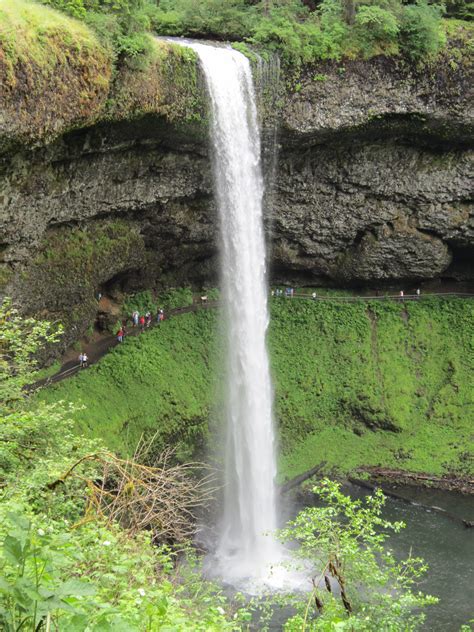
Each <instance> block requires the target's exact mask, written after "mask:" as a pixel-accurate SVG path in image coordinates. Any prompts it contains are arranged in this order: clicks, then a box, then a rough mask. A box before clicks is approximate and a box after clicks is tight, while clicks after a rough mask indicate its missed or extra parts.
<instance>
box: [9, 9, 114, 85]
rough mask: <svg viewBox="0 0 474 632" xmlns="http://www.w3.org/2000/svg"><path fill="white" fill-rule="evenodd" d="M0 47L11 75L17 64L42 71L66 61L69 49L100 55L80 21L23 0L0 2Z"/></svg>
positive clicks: (94, 37)
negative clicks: (31, 66)
mask: <svg viewBox="0 0 474 632" xmlns="http://www.w3.org/2000/svg"><path fill="white" fill-rule="evenodd" d="M0 49H1V51H2V53H3V56H4V61H5V62H6V63H7V65H8V67H9V70H10V77H11V78H13V77H14V68H15V66H17V64H18V63H20V62H21V63H23V64H27V65H30V64H34V66H35V68H36V69H40V71H41V72H42V73H45V74H47V73H50V72H52V71H54V69H55V68H56V67H57V65H58V64H61V63H68V62H69V57H70V55H71V53H72V52H74V53H75V54H77V55H78V56H80V55H81V54H82V53H83V52H84V51H87V52H89V53H95V54H96V55H99V53H100V54H101V55H103V54H104V51H103V50H102V47H101V45H100V44H99V41H98V39H97V37H96V36H95V34H94V33H93V31H92V30H91V29H89V28H88V27H87V26H86V25H85V24H84V23H81V22H79V21H78V20H74V19H72V18H69V17H68V16H66V15H64V14H62V13H59V12H58V11H54V10H52V9H49V8H48V7H44V6H41V5H39V4H36V3H35V2H25V1H24V0H1V2H0Z"/></svg>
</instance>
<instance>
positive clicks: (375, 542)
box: [281, 479, 437, 632]
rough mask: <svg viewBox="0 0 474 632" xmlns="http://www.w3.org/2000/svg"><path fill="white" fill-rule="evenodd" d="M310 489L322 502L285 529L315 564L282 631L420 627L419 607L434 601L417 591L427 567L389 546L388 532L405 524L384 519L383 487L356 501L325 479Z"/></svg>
mask: <svg viewBox="0 0 474 632" xmlns="http://www.w3.org/2000/svg"><path fill="white" fill-rule="evenodd" d="M313 492H314V493H315V494H317V495H318V496H319V497H320V498H321V499H322V500H323V501H324V505H323V506H321V507H308V508H306V509H304V510H303V511H301V512H300V513H299V514H298V516H297V517H296V518H295V520H293V521H291V522H290V523H289V524H288V526H287V527H286V528H285V529H284V530H282V531H281V538H282V539H283V540H284V541H292V542H294V541H295V540H296V541H297V542H298V544H299V548H298V549H297V551H296V553H295V554H296V555H297V556H298V557H299V558H302V559H304V560H305V561H308V560H309V562H310V563H311V564H312V565H313V567H314V569H316V574H315V576H314V577H313V580H312V581H313V586H314V590H313V592H312V594H311V596H310V599H309V601H308V602H307V604H306V606H305V608H304V609H303V610H302V612H300V613H299V614H298V615H296V616H295V617H293V618H292V619H290V620H289V622H288V623H287V625H286V627H285V631H286V632H293V631H294V632H296V630H298V632H301V631H302V630H306V631H307V632H309V631H313V630H334V629H337V630H351V631H352V630H354V631H355V630H357V631H359V630H364V631H367V632H368V631H371V632H378V631H380V630H404V631H409V630H415V629H417V628H418V626H419V625H420V624H421V623H422V622H423V620H424V615H423V614H422V613H420V612H419V608H421V607H424V606H427V605H429V604H433V603H436V602H437V599H436V598H435V597H431V596H429V595H424V594H422V593H420V592H415V590H414V588H415V584H416V581H417V580H418V578H419V577H420V576H421V575H422V574H423V573H424V572H425V571H426V568H427V567H426V565H425V564H424V562H423V560H422V559H420V558H412V557H409V558H408V559H406V560H403V561H398V560H396V559H395V557H394V556H393V554H392V553H391V551H390V550H389V549H388V548H387V547H386V540H387V538H388V531H394V532H398V531H399V530H400V529H402V528H403V527H404V526H405V525H404V524H403V523H402V522H396V523H391V522H388V521H387V520H385V519H384V518H383V516H382V511H383V507H384V504H385V496H384V495H383V493H382V492H381V491H380V490H378V491H376V492H375V494H374V495H373V496H367V497H366V498H365V500H364V501H361V500H352V499H351V498H350V497H349V496H346V495H344V494H343V493H342V492H341V489H340V485H339V484H338V483H335V482H332V481H330V480H328V479H325V480H323V481H322V482H321V483H320V484H319V485H318V486H317V487H314V489H313ZM415 609H416V611H415ZM334 624H337V628H334V627H333V626H334Z"/></svg>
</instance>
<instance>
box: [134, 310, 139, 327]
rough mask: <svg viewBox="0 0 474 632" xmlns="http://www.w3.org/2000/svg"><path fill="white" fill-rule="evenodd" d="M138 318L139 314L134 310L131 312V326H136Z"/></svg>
mask: <svg viewBox="0 0 474 632" xmlns="http://www.w3.org/2000/svg"><path fill="white" fill-rule="evenodd" d="M139 318H140V314H139V313H138V312H137V310H135V311H134V312H132V325H133V327H138V319H139Z"/></svg>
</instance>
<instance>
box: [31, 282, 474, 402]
mask: <svg viewBox="0 0 474 632" xmlns="http://www.w3.org/2000/svg"><path fill="white" fill-rule="evenodd" d="M433 296H437V297H446V298H454V297H458V298H473V297H474V294H469V293H460V292H439V293H430V294H422V295H421V297H420V296H416V295H415V294H406V295H405V296H404V297H403V298H401V297H400V296H399V295H398V294H397V295H388V294H386V295H382V296H380V295H379V296H365V295H353V296H334V295H328V296H324V295H321V296H319V295H318V296H317V298H316V299H314V298H313V297H312V295H311V294H295V295H294V296H293V297H292V298H287V299H286V298H285V297H284V296H283V297H274V300H283V299H285V300H298V299H299V300H312V301H314V300H316V302H318V301H344V302H354V301H361V300H364V301H374V300H377V301H386V300H391V301H398V302H402V303H403V302H404V301H418V300H423V299H424V298H429V297H433ZM218 305H219V301H208V302H205V303H193V304H192V305H187V306H186V307H176V308H175V309H171V310H169V311H168V312H167V313H166V314H165V320H167V319H169V318H171V317H172V316H180V315H181V314H189V313H190V312H197V311H198V310H200V309H210V308H215V307H217V306H218ZM158 326H159V325H157V323H156V322H154V321H153V322H152V325H151V328H155V327H158ZM146 331H147V329H145V331H144V332H143V333H146ZM141 333H142V332H141V329H140V327H127V331H126V336H127V337H128V336H138V335H140V334H141ZM118 344H120V343H119V342H118V340H117V337H116V336H114V335H113V334H105V335H99V337H98V338H96V339H95V340H92V341H90V342H88V343H87V344H83V345H82V346H81V351H83V352H85V353H86V354H87V356H88V358H89V362H88V366H91V365H92V364H95V363H96V362H98V361H99V360H100V359H101V358H102V357H103V356H104V355H105V354H106V353H107V352H108V351H110V349H113V347H116V346H117V345H118ZM78 357H79V351H75V350H69V351H67V352H66V353H65V354H64V356H63V358H62V362H61V368H60V369H59V371H58V372H57V373H55V374H54V375H51V376H50V377H47V378H44V379H42V380H38V382H34V383H33V384H31V385H29V386H28V387H27V388H28V390H36V389H38V388H41V387H42V386H49V385H50V384H55V383H56V382H61V381H62V380H65V379H66V378H68V377H71V376H72V375H75V374H76V373H77V372H78V371H80V370H81V367H80V365H79V359H78ZM82 370H84V369H82Z"/></svg>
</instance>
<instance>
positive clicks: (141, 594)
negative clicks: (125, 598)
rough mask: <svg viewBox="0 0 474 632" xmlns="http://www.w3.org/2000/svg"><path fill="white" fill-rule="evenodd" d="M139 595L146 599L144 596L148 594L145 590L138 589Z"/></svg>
mask: <svg viewBox="0 0 474 632" xmlns="http://www.w3.org/2000/svg"><path fill="white" fill-rule="evenodd" d="M138 594H139V595H140V596H141V597H144V596H145V595H146V592H145V591H144V590H143V588H139V589H138Z"/></svg>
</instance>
